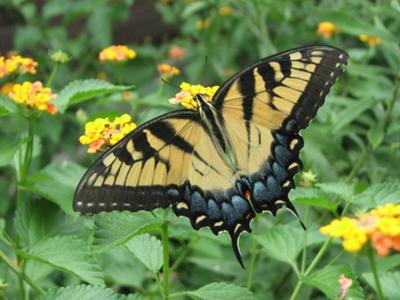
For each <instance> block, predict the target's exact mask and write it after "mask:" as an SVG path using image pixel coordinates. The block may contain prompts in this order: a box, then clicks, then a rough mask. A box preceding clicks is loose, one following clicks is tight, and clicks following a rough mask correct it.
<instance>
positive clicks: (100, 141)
mask: <svg viewBox="0 0 400 300" xmlns="http://www.w3.org/2000/svg"><path fill="white" fill-rule="evenodd" d="M135 128H136V124H135V123H134V122H132V118H131V116H130V115H128V114H123V115H122V116H120V117H116V118H115V119H114V120H113V121H110V120H109V119H108V118H97V119H95V120H94V121H91V122H88V123H86V125H85V134H84V135H82V136H81V137H80V138H79V142H80V143H81V144H83V145H89V148H88V150H87V152H88V153H96V152H99V151H103V150H106V149H107V148H108V147H110V146H112V145H115V144H116V143H117V142H119V141H120V140H121V139H122V138H123V137H124V136H126V135H127V134H128V133H129V132H131V131H132V130H134V129H135Z"/></svg>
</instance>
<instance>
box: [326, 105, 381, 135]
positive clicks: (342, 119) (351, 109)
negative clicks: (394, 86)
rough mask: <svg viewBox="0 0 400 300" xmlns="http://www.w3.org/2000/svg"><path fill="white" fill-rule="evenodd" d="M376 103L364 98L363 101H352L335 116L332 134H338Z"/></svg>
mask: <svg viewBox="0 0 400 300" xmlns="http://www.w3.org/2000/svg"><path fill="white" fill-rule="evenodd" d="M376 103H377V101H376V100H375V99H374V98H366V99H364V100H363V101H352V102H350V103H349V104H348V105H347V106H346V108H345V109H343V110H341V111H340V112H339V113H337V114H336V115H335V121H334V123H333V124H334V125H333V127H332V132H333V133H337V132H339V131H340V130H341V129H342V128H343V127H344V126H346V125H347V124H349V123H351V122H352V121H353V120H355V119H356V118H357V117H358V116H359V115H361V114H362V113H363V112H364V111H365V110H367V109H369V108H371V107H373V106H374V105H376Z"/></svg>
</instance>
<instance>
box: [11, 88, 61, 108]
mask: <svg viewBox="0 0 400 300" xmlns="http://www.w3.org/2000/svg"><path fill="white" fill-rule="evenodd" d="M9 96H10V98H11V99H12V100H14V101H15V102H17V103H20V104H23V105H26V106H28V107H30V108H33V109H37V110H46V111H47V112H49V113H51V114H54V113H56V112H57V108H56V107H55V106H54V104H53V102H52V101H53V100H55V98H56V97H57V94H53V93H52V90H51V88H46V87H43V84H42V83H41V82H40V81H35V82H30V81H25V82H24V83H22V84H15V85H14V86H13V88H12V91H11V92H10V93H9Z"/></svg>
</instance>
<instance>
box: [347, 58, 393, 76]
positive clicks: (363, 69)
mask: <svg viewBox="0 0 400 300" xmlns="http://www.w3.org/2000/svg"><path fill="white" fill-rule="evenodd" d="M346 72H348V73H349V74H352V75H356V76H361V77H364V78H370V79H372V80H375V78H376V76H377V75H390V74H391V71H390V69H389V68H385V67H383V66H379V65H364V64H358V63H355V62H353V61H352V60H350V62H349V65H348V66H347V67H346Z"/></svg>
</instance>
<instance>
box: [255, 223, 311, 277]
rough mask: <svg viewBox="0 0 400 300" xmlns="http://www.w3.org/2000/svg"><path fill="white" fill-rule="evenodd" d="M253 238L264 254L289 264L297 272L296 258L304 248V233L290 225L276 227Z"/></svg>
mask: <svg viewBox="0 0 400 300" xmlns="http://www.w3.org/2000/svg"><path fill="white" fill-rule="evenodd" d="M253 238H254V239H255V240H256V241H257V242H258V243H260V244H261V246H262V247H263V250H264V252H265V254H267V255H268V256H270V257H272V258H274V259H276V260H279V261H283V262H285V263H288V264H290V265H291V266H292V267H293V269H294V270H296V271H297V265H296V257H297V255H298V254H299V253H300V251H301V249H302V248H303V246H304V231H303V230H302V229H300V228H298V227H294V226H290V225H277V226H274V227H272V228H271V229H269V230H268V231H267V232H266V233H265V234H263V235H254V236H253Z"/></svg>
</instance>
